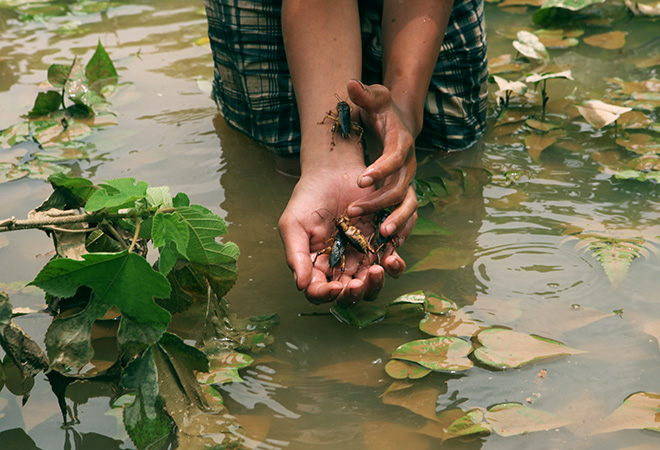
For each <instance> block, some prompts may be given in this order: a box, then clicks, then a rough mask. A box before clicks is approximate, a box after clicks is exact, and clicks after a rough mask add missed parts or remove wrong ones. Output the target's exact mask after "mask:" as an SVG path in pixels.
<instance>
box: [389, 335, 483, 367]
mask: <svg viewBox="0 0 660 450" xmlns="http://www.w3.org/2000/svg"><path fill="white" fill-rule="evenodd" d="M470 352H472V346H471V345H470V344H469V343H468V342H466V341H464V340H463V339H460V338H457V337H436V338H432V339H420V340H417V341H412V342H408V343H406V344H403V345H400V346H399V347H398V348H397V349H396V350H394V351H393V352H392V358H393V359H400V360H404V361H410V362H413V363H417V364H419V365H420V366H422V367H426V368H427V369H431V370H433V371H436V372H449V373H455V372H460V371H464V370H468V369H469V368H471V367H472V366H473V364H472V361H470V360H469V359H468V357H467V356H468V355H469V354H470Z"/></svg>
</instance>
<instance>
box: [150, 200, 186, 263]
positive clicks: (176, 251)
mask: <svg viewBox="0 0 660 450" xmlns="http://www.w3.org/2000/svg"><path fill="white" fill-rule="evenodd" d="M151 236H152V238H153V242H154V247H156V248H158V249H159V250H160V260H159V262H158V270H159V271H160V273H162V274H167V273H169V271H170V270H171V269H172V268H173V267H174V264H175V263H176V261H177V259H178V255H181V256H182V257H183V258H185V259H188V255H187V249H188V242H189V239H190V228H189V226H188V224H187V223H186V222H184V220H183V218H182V217H181V216H180V215H178V214H175V213H167V214H165V213H162V212H158V213H156V215H155V216H154V219H153V224H152V226H151Z"/></svg>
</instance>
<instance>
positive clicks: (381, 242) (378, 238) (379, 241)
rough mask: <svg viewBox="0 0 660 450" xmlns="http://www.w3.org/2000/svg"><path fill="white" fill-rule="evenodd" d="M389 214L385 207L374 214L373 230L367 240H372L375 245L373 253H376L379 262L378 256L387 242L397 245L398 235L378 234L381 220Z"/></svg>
mask: <svg viewBox="0 0 660 450" xmlns="http://www.w3.org/2000/svg"><path fill="white" fill-rule="evenodd" d="M389 215H390V212H389V211H388V210H386V209H383V210H381V211H378V212H377V213H376V214H374V218H373V225H374V232H373V234H372V235H371V236H370V237H369V242H370V243H372V242H373V243H374V244H375V247H376V250H375V253H376V254H377V255H378V259H379V262H380V256H381V254H382V253H383V251H384V249H385V247H386V246H387V245H388V244H389V245H391V246H393V247H394V248H396V247H398V246H399V237H398V236H396V235H394V236H389V237H385V236H383V235H382V234H380V226H381V225H382V224H383V222H384V221H385V219H386V218H387V216H389Z"/></svg>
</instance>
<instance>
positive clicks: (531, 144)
mask: <svg viewBox="0 0 660 450" xmlns="http://www.w3.org/2000/svg"><path fill="white" fill-rule="evenodd" d="M555 142H557V138H556V137H555V136H553V135H551V134H537V133H531V134H529V135H527V136H525V146H526V147H527V153H529V156H531V158H532V159H533V160H534V161H536V162H538V160H539V158H540V157H541V152H542V151H543V150H545V149H546V148H548V147H550V146H551V145H552V144H554V143H555Z"/></svg>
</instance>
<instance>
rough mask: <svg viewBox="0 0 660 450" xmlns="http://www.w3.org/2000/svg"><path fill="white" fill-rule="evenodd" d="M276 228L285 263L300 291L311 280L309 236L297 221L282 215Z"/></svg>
mask: <svg viewBox="0 0 660 450" xmlns="http://www.w3.org/2000/svg"><path fill="white" fill-rule="evenodd" d="M278 228H279V232H280V236H281V238H282V242H283V243H284V252H285V254H286V263H287V265H288V266H289V268H290V269H291V270H292V271H293V276H294V279H295V282H296V287H297V288H298V290H300V291H301V290H303V289H305V288H307V286H308V285H309V284H310V283H311V281H312V259H311V258H310V255H309V253H310V249H309V236H308V234H307V233H306V232H305V230H304V229H303V228H302V227H301V226H300V225H299V224H298V222H295V221H293V220H289V219H286V218H285V217H284V216H283V217H282V218H280V222H279V224H278Z"/></svg>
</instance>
